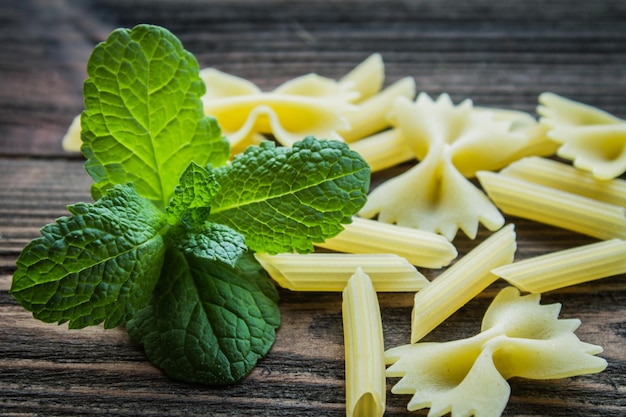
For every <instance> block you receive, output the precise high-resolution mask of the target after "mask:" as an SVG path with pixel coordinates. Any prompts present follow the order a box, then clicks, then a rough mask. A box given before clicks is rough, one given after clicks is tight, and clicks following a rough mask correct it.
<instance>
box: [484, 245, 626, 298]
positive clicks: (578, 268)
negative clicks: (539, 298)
mask: <svg viewBox="0 0 626 417" xmlns="http://www.w3.org/2000/svg"><path fill="white" fill-rule="evenodd" d="M491 272H492V273H493V274H495V275H497V276H499V277H501V278H504V279H505V280H507V281H508V282H509V283H510V284H512V285H515V286H516V287H517V288H520V289H522V290H524V291H528V292H531V293H542V292H547V291H552V290H555V289H558V288H563V287H567V286H570V285H575V284H579V283H581V282H586V281H592V280H596V279H600V278H605V277H610V276H613V275H618V274H622V273H624V272H626V242H625V241H623V240H621V239H612V240H608V241H603V242H598V243H592V244H589V245H583V246H578V247H575V248H572V249H566V250H562V251H558V252H553V253H549V254H546V255H541V256H537V257H534V258H530V259H525V260H523V261H519V262H514V263H512V264H509V265H504V266H500V267H498V268H495V269H494V270H493V271H491Z"/></svg>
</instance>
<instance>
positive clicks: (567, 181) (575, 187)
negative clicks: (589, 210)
mask: <svg viewBox="0 0 626 417" xmlns="http://www.w3.org/2000/svg"><path fill="white" fill-rule="evenodd" d="M500 173H501V174H503V175H507V176H509V177H515V178H520V179H523V180H526V181H530V182H532V183H535V184H540V185H544V186H546V187H552V188H556V189H557V190H561V191H566V192H568V193H573V194H578V195H581V196H584V197H588V198H592V199H594V200H599V201H603V202H605V203H610V204H616V205H618V206H623V207H626V181H624V180H622V179H613V180H598V179H597V178H595V177H594V176H593V175H592V174H591V173H589V172H586V171H582V170H580V169H577V168H575V167H573V166H571V165H568V164H564V163H562V162H557V161H554V160H551V159H547V158H539V157H529V158H524V159H521V160H519V161H517V162H515V163H513V164H511V165H509V166H508V167H506V168H505V169H503V170H502V171H501V172H500Z"/></svg>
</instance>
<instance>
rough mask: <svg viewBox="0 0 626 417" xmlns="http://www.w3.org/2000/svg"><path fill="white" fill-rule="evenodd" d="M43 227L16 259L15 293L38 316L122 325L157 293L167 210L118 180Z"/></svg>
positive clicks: (86, 323) (83, 324) (75, 324)
mask: <svg viewBox="0 0 626 417" xmlns="http://www.w3.org/2000/svg"><path fill="white" fill-rule="evenodd" d="M68 210H69V212H70V213H71V214H72V216H71V217H62V218H60V219H58V220H57V221H56V223H53V224H49V225H47V226H45V227H44V228H43V229H41V234H42V235H43V236H42V237H40V238H37V239H35V240H33V241H32V242H30V243H29V244H28V245H27V246H26V247H25V248H24V250H23V251H22V253H21V255H20V256H19V258H18V259H17V262H16V263H17V270H16V271H15V274H14V275H13V283H12V286H11V294H12V295H13V296H14V297H15V298H16V299H17V300H18V301H20V303H21V304H22V305H23V306H24V307H25V308H26V309H28V310H30V311H32V312H33V315H34V317H35V318H37V319H39V320H41V321H44V322H59V323H64V322H69V327H70V328H82V327H86V326H91V325H95V324H99V323H103V322H104V327H106V328H112V327H116V326H119V325H120V324H122V323H124V322H126V321H127V320H129V319H130V318H131V317H133V316H134V315H135V314H136V313H137V311H138V310H140V309H141V308H143V307H144V306H145V304H146V303H147V302H148V300H149V299H150V296H151V295H152V292H153V290H154V286H155V285H156V283H157V280H158V278H159V275H160V271H161V265H162V264H163V259H164V254H165V243H164V240H163V235H164V234H166V233H167V232H166V222H165V216H164V215H163V213H162V212H160V211H159V210H157V208H156V207H155V206H154V205H153V204H152V203H150V202H149V201H148V200H146V199H143V198H141V197H139V196H138V195H137V193H136V192H135V190H134V189H133V188H132V186H128V185H126V186H121V185H118V186H116V187H114V188H112V189H111V190H109V191H108V192H107V194H106V195H105V196H103V197H102V198H101V199H100V200H98V201H97V202H96V203H95V204H85V203H78V204H74V205H72V206H69V207H68Z"/></svg>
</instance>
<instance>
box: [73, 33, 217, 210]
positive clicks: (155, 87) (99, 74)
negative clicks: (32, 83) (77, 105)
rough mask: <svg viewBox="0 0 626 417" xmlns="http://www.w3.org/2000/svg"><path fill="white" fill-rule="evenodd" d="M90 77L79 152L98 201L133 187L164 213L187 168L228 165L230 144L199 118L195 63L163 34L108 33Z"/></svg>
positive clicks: (94, 58) (93, 60)
mask: <svg viewBox="0 0 626 417" xmlns="http://www.w3.org/2000/svg"><path fill="white" fill-rule="evenodd" d="M87 74H88V77H89V78H88V79H87V80H86V81H85V83H84V87H83V95H84V98H85V111H84V112H83V114H82V117H81V128H82V138H83V147H82V151H83V154H84V155H85V157H86V158H87V162H86V164H85V168H86V170H87V172H88V173H89V174H90V175H91V176H92V178H93V179H94V181H96V184H94V186H93V187H92V193H93V194H94V197H95V198H98V197H99V196H100V195H101V194H102V192H103V190H106V189H107V188H110V187H111V186H112V185H114V184H126V183H132V184H133V185H134V186H135V188H136V190H137V193H138V194H139V195H140V196H143V197H145V198H148V199H150V200H152V201H153V202H154V203H155V204H157V205H158V206H161V207H163V206H165V205H167V203H168V202H169V200H170V197H171V195H172V192H173V190H174V187H175V186H176V184H177V183H178V179H179V178H180V176H181V174H182V173H183V171H184V170H185V169H186V168H187V166H188V165H189V162H190V161H192V160H193V161H196V162H197V163H198V164H200V165H206V164H208V163H211V164H213V165H214V166H219V165H222V164H224V163H225V162H226V160H227V158H228V156H229V144H228V141H227V140H226V139H225V138H224V137H222V135H221V130H220V128H219V126H218V124H217V122H216V121H215V119H213V118H210V117H205V116H204V112H203V105H202V102H201V101H200V97H201V96H202V95H203V94H204V92H205V86H204V83H203V82H202V80H201V79H200V77H199V73H198V63H197V61H196V59H195V58H194V57H193V55H192V54H190V53H189V52H187V51H186V50H185V49H183V46H182V45H181V43H180V41H179V40H178V39H177V38H176V37H175V36H174V35H173V34H171V33H170V32H169V31H167V30H166V29H164V28H161V27H158V26H151V25H138V26H135V27H134V28H133V29H132V30H128V29H117V30H115V31H113V32H112V33H111V35H110V36H109V38H108V39H107V41H106V42H104V43H101V44H99V45H98V46H97V47H96V48H95V49H94V51H93V53H92V55H91V57H90V59H89V63H88V65H87Z"/></svg>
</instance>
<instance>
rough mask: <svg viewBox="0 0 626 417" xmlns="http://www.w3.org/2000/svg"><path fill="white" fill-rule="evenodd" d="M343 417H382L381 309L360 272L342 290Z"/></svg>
mask: <svg viewBox="0 0 626 417" xmlns="http://www.w3.org/2000/svg"><path fill="white" fill-rule="evenodd" d="M342 313H343V333H344V346H345V355H346V357H345V368H346V415H347V416H348V417H350V416H355V417H363V416H371V417H375V416H382V415H383V413H384V412H385V397H386V378H385V349H384V342H383V327H382V321H381V317H380V307H379V305H378V298H377V296H376V291H375V290H374V287H373V286H372V282H371V281H370V279H369V277H368V276H367V275H366V274H365V273H364V272H363V270H361V269H357V270H356V273H354V275H353V276H352V277H351V278H350V280H349V281H348V285H347V287H346V289H345V290H344V291H343V305H342Z"/></svg>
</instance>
